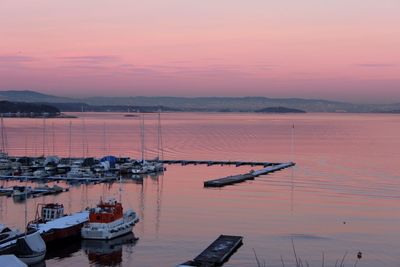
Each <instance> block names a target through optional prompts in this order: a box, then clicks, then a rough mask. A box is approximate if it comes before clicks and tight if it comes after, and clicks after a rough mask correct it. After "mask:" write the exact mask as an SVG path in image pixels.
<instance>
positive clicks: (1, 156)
mask: <svg viewBox="0 0 400 267" xmlns="http://www.w3.org/2000/svg"><path fill="white" fill-rule="evenodd" d="M0 128H1V129H0V134H1V147H0V170H9V169H10V168H11V161H10V159H9V158H8V154H7V135H6V128H5V126H4V120H3V117H1V119H0Z"/></svg>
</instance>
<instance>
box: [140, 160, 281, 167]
mask: <svg viewBox="0 0 400 267" xmlns="http://www.w3.org/2000/svg"><path fill="white" fill-rule="evenodd" d="M147 161H148V162H161V163H164V164H180V165H182V166H185V165H207V166H212V165H222V166H223V165H234V166H236V167H239V166H245V165H247V166H263V167H267V166H273V165H278V164H281V163H274V162H260V161H230V160H229V161H223V160H181V159H176V160H147Z"/></svg>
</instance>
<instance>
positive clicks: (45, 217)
mask: <svg viewBox="0 0 400 267" xmlns="http://www.w3.org/2000/svg"><path fill="white" fill-rule="evenodd" d="M63 216H64V205H63V204H58V203H49V204H45V205H43V206H42V210H41V212H40V219H41V220H42V221H43V222H48V221H52V220H54V219H58V218H61V217H63Z"/></svg>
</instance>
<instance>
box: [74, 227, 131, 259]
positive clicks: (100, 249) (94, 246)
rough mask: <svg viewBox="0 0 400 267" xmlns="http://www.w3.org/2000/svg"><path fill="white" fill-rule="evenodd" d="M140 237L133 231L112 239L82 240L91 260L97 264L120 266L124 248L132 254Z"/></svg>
mask: <svg viewBox="0 0 400 267" xmlns="http://www.w3.org/2000/svg"><path fill="white" fill-rule="evenodd" d="M137 240H138V238H136V237H135V235H134V234H133V233H129V234H127V235H124V236H121V237H117V238H114V239H112V240H90V239H87V240H82V242H81V245H82V249H83V251H84V252H85V254H86V255H87V257H88V259H89V262H90V263H91V264H95V265H96V266H119V265H120V264H121V263H122V258H123V248H124V247H126V248H128V249H126V250H125V253H129V254H131V253H132V252H133V250H132V248H133V247H134V246H135V245H136V243H137Z"/></svg>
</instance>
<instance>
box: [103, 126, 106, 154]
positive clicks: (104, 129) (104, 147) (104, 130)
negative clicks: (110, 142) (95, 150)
mask: <svg viewBox="0 0 400 267" xmlns="http://www.w3.org/2000/svg"><path fill="white" fill-rule="evenodd" d="M103 145H104V146H103V149H104V152H103V153H104V156H105V155H107V138H106V123H105V122H104V123H103Z"/></svg>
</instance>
